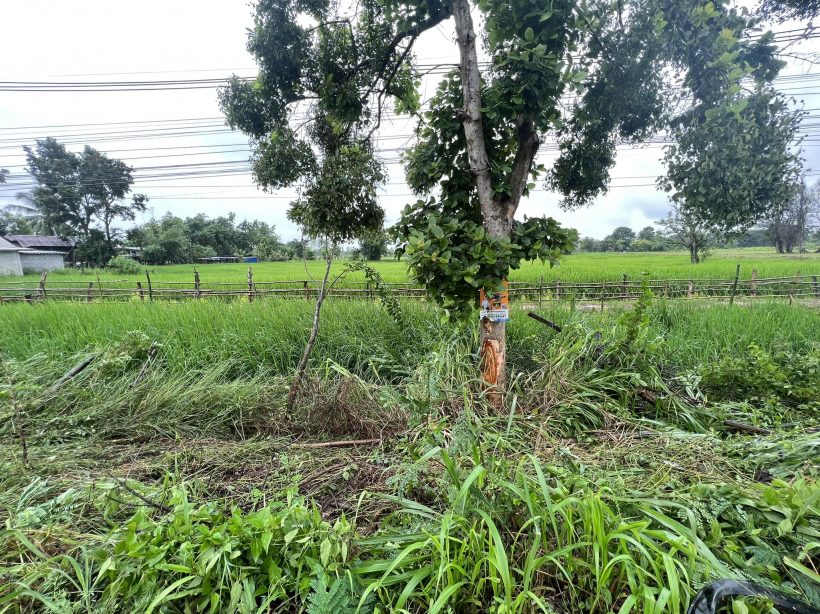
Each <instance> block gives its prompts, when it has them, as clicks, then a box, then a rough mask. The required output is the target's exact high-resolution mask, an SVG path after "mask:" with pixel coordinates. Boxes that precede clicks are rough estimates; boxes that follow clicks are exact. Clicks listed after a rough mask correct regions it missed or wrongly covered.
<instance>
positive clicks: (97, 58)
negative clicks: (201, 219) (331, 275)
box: [0, 0, 820, 240]
mask: <svg viewBox="0 0 820 614" xmlns="http://www.w3.org/2000/svg"><path fill="white" fill-rule="evenodd" d="M251 11H252V9H251V7H250V6H249V4H248V3H247V2H246V1H245V0H220V1H218V2H217V1H215V0H210V1H207V0H206V1H205V2H203V1H202V0H197V1H195V0H163V1H160V0H142V1H141V2H138V3H136V2H129V3H125V2H112V1H111V0H74V1H63V0H27V1H26V2H15V3H7V6H4V7H3V28H2V30H1V31H0V32H1V33H0V58H2V60H1V61H0V82H3V83H2V84H0V168H7V169H8V170H9V171H10V173H11V176H10V178H9V182H8V184H6V185H0V207H2V206H3V205H6V204H13V203H14V202H15V198H14V195H15V194H16V193H17V192H19V191H21V190H24V189H26V188H28V187H30V185H31V178H30V177H27V175H26V173H25V169H24V166H25V157H24V154H23V151H22V148H21V146H22V145H23V144H33V143H34V140H35V139H36V138H44V137H46V136H54V137H56V138H57V139H58V140H60V141H62V142H65V143H66V144H67V145H68V147H69V149H72V150H75V151H79V150H81V149H82V147H83V145H84V144H89V145H91V146H92V147H94V148H96V149H98V150H100V151H102V152H105V153H107V154H109V155H110V156H111V157H113V158H118V159H122V160H124V161H125V162H127V163H128V164H129V165H131V166H133V167H134V169H135V173H134V176H135V179H136V181H135V184H134V186H133V191H134V192H136V193H145V194H147V195H148V197H149V198H150V202H149V209H148V211H147V212H146V213H145V214H143V216H141V217H140V218H138V219H137V222H142V221H145V220H147V219H150V218H151V217H152V216H153V217H161V216H162V215H164V214H165V213H167V212H171V213H173V214H174V215H177V216H180V217H187V216H193V215H196V214H198V213H204V214H206V215H208V216H211V217H214V216H218V215H226V214H228V213H229V212H234V213H236V215H237V218H238V219H239V220H241V219H259V220H264V221H266V222H268V223H271V224H274V225H275V226H276V228H277V231H278V232H279V234H280V236H281V237H282V238H283V239H284V240H289V239H292V238H296V237H298V236H299V230H298V228H296V227H295V226H294V225H293V224H292V223H291V222H289V221H288V220H287V217H286V211H287V206H288V203H289V202H290V201H291V200H292V198H293V196H294V195H295V191H294V190H293V189H286V190H280V191H278V192H275V193H272V194H266V193H264V192H262V191H261V190H259V189H257V188H256V186H255V185H254V182H253V178H252V176H251V173H250V170H249V164H248V162H247V160H248V145H247V139H246V138H245V137H244V136H243V135H242V134H241V133H238V132H231V131H230V130H229V129H228V128H227V127H226V126H225V125H224V121H223V119H222V116H221V113H220V110H219V106H218V104H217V96H216V80H220V79H224V78H226V77H227V76H229V75H231V74H237V75H240V76H253V75H254V74H255V68H254V61H253V59H252V57H251V56H250V55H249V54H248V53H247V51H246V50H245V42H246V38H247V28H248V27H250V25H251V24H252V15H251ZM803 26H805V24H795V23H785V24H776V25H775V26H773V29H774V30H775V31H783V30H791V29H794V28H798V27H803ZM788 52H789V53H791V54H794V55H795V56H798V57H790V58H788V66H787V68H786V69H785V70H784V71H783V73H782V74H783V75H788V76H792V78H791V79H789V78H787V79H784V80H783V82H782V83H780V84H778V87H781V88H782V89H783V91H784V92H786V93H788V94H790V95H795V96H796V97H797V98H798V99H799V100H801V101H804V104H805V108H806V109H809V110H817V111H820V66H815V65H813V64H811V63H809V62H807V61H805V60H803V59H802V58H804V57H805V56H807V55H810V54H813V53H820V39H813V40H807V41H803V42H800V43H798V44H794V45H791V46H790V47H789V49H788ZM416 58H417V61H418V62H419V63H422V64H433V63H436V64H437V63H449V62H456V61H457V59H458V58H457V49H456V46H455V44H454V34H453V29H452V20H450V21H449V22H445V23H444V24H442V25H440V26H439V27H438V28H437V29H435V30H433V31H430V32H428V33H425V34H424V35H423V36H422V37H421V38H420V39H419V41H418V43H417V46H416ZM799 75H802V77H799ZM794 76H798V77H797V78H796V79H795V78H794ZM438 78H439V77H435V76H431V77H428V78H426V79H425V80H424V82H423V85H422V100H426V99H427V98H429V97H430V96H431V95H432V94H433V92H434V91H435V86H436V81H437V79H438ZM180 79H185V80H189V79H201V80H207V82H203V83H201V84H197V87H196V88H191V87H190V84H174V83H166V84H164V85H156V84H155V83H154V82H157V81H166V82H173V81H175V80H180ZM136 81H139V82H151V84H150V85H148V86H149V87H155V88H156V89H153V90H149V91H99V90H100V88H99V87H96V88H94V89H95V91H66V90H77V89H80V90H81V89H83V87H85V86H81V85H80V86H72V85H63V86H61V88H60V89H61V90H62V91H55V88H54V87H53V86H46V87H45V88H42V87H41V88H40V89H46V90H47V91H21V90H23V89H26V90H31V89H37V87H38V86H30V85H16V86H12V87H15V88H18V89H17V91H7V89H3V85H4V84H8V83H9V82H25V83H31V82H48V83H54V82H60V83H64V84H70V83H88V82H136ZM7 87H8V86H7ZM110 89H116V86H115V87H111V88H110ZM813 115H814V116H816V115H817V113H814V114H813ZM813 122H814V120H812V119H811V118H809V119H807V120H806V123H805V124H806V131H807V133H808V134H810V133H811V130H812V126H811V124H812V123H813ZM413 127H414V121H413V120H411V119H408V118H390V119H388V120H387V121H385V122H383V123H382V128H381V130H380V132H379V146H380V149H381V151H382V155H383V158H384V159H385V161H386V162H387V171H388V175H389V179H388V184H387V185H386V186H385V187H384V189H383V191H382V194H381V196H380V199H381V204H382V206H383V207H384V208H385V210H386V213H387V221H388V223H392V222H395V221H396V220H397V219H398V217H399V214H400V212H401V209H402V208H403V207H404V206H405V205H406V204H408V203H409V202H412V201H413V200H414V199H413V197H412V196H410V194H409V188H408V187H407V186H406V184H405V183H404V172H403V170H402V167H401V164H400V162H399V159H398V156H399V152H400V151H401V149H402V148H403V147H405V146H407V145H408V144H409V143H411V142H412V141H411V138H412V137H411V135H412V132H413ZM802 147H803V156H804V158H805V159H806V166H807V168H809V169H813V168H816V169H820V142H817V143H814V142H812V139H811V138H807V139H806V140H805V141H804V143H803V145H802ZM542 149H543V148H542ZM662 155H663V149H662V147H661V146H660V145H657V144H655V145H649V146H644V147H641V148H623V149H621V150H620V151H619V156H618V162H617V164H616V166H615V167H614V169H613V170H612V177H613V180H612V183H611V189H610V190H609V192H608V193H607V194H606V195H603V196H601V197H599V198H598V199H597V200H596V202H595V203H594V204H593V205H592V206H590V207H587V208H584V209H580V210H577V211H570V212H567V211H563V210H562V209H560V208H559V206H558V202H559V200H560V198H559V197H558V195H556V194H554V193H550V192H547V191H546V190H544V189H543V188H542V187H539V189H538V190H536V191H534V192H533V193H532V194H531V195H530V197H529V198H528V199H525V200H523V201H522V204H521V206H520V208H519V211H518V215H517V217H519V218H521V217H523V216H524V215H527V216H530V217H533V216H542V215H549V216H552V217H554V218H556V219H557V220H558V221H560V222H561V223H562V224H564V225H566V226H570V227H573V228H577V229H578V230H579V232H580V233H581V235H582V236H592V237H596V238H603V237H604V236H605V235H607V234H609V233H610V232H611V231H612V229H613V228H615V227H616V226H621V225H625V226H630V227H632V228H634V229H636V230H637V229H640V228H642V227H643V226H646V225H649V224H652V223H653V222H654V221H656V220H658V219H660V218H662V217H663V216H664V215H665V214H666V212H667V211H668V209H669V203H668V199H667V196H666V194H664V193H663V192H660V191H659V190H658V189H657V188H656V187H655V185H654V183H655V177H657V176H658V175H659V174H662V173H663V165H662V163H661V157H662ZM553 159H554V154H550V153H548V152H546V151H544V152H543V153H541V154H540V155H539V157H538V160H539V161H541V162H544V163H545V164H547V165H549V164H550V162H551V161H552V160H553Z"/></svg>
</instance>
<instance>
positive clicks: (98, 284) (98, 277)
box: [97, 273, 103, 298]
mask: <svg viewBox="0 0 820 614" xmlns="http://www.w3.org/2000/svg"><path fill="white" fill-rule="evenodd" d="M97 290H98V291H99V293H100V298H103V287H102V282H101V281H100V274H99V273H97Z"/></svg>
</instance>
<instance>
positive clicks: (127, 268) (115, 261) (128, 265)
mask: <svg viewBox="0 0 820 614" xmlns="http://www.w3.org/2000/svg"><path fill="white" fill-rule="evenodd" d="M107 266H108V268H109V269H112V270H114V271H116V272H117V273H122V274H123V275H138V274H139V273H140V271H142V267H141V266H140V263H139V262H137V261H136V260H134V259H133V258H129V257H128V256H114V257H113V258H112V259H111V260H109V261H108V265H107Z"/></svg>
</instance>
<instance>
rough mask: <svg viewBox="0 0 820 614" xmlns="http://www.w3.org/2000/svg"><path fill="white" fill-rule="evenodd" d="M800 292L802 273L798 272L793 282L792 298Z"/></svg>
mask: <svg viewBox="0 0 820 614" xmlns="http://www.w3.org/2000/svg"><path fill="white" fill-rule="evenodd" d="M799 290H800V271H797V274H796V275H795V276H794V281H793V282H792V296H794V295H795V294H797V292H798V291H799Z"/></svg>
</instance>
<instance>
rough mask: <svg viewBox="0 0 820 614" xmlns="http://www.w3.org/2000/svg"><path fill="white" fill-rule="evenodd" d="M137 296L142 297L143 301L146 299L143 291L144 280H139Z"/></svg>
mask: <svg viewBox="0 0 820 614" xmlns="http://www.w3.org/2000/svg"><path fill="white" fill-rule="evenodd" d="M137 296H139V297H140V300H141V301H145V292H143V291H142V282H141V281H138V282H137Z"/></svg>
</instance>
